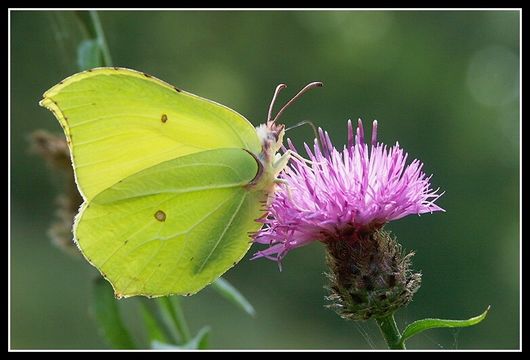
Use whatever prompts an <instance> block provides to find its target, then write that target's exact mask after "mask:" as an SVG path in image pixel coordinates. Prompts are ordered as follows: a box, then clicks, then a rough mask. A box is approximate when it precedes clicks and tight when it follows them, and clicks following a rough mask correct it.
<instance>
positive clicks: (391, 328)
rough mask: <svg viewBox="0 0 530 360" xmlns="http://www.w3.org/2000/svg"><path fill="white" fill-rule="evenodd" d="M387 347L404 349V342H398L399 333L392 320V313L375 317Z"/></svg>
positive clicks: (394, 321)
mask: <svg viewBox="0 0 530 360" xmlns="http://www.w3.org/2000/svg"><path fill="white" fill-rule="evenodd" d="M375 321H376V322H377V326H379V329H380V330H381V333H382V334H383V337H384V338H385V341H386V343H387V345H388V348H389V349H393V350H404V349H406V348H405V344H403V343H401V342H400V339H401V334H400V333H399V329H398V327H397V325H396V320H394V314H390V315H388V316H385V317H381V318H377V319H375Z"/></svg>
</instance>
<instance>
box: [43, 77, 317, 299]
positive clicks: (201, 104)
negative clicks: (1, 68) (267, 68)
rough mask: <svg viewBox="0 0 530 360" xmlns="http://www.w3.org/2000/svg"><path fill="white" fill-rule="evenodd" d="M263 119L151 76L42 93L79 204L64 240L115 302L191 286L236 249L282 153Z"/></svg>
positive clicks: (84, 82) (73, 82) (274, 130)
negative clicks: (255, 121)
mask: <svg viewBox="0 0 530 360" xmlns="http://www.w3.org/2000/svg"><path fill="white" fill-rule="evenodd" d="M318 86H322V83H319V82H314V83H310V84H308V85H307V86H306V87H305V88H303V89H302V90H301V91H300V92H299V93H298V94H297V95H296V96H294V97H293V98H292V99H291V100H290V101H289V102H287V103H286V104H285V105H284V107H283V108H281V110H280V111H279V112H278V113H277V115H276V116H275V117H274V118H273V116H272V111H273V105H274V102H275V100H276V97H277V95H278V94H279V92H280V91H281V90H282V89H283V88H285V87H286V86H285V85H284V84H280V85H278V87H277V88H276V91H275V92H274V96H273V100H272V102H271V105H270V107H269V113H268V118H267V122H266V123H265V124H262V125H260V126H258V127H256V128H255V127H254V126H253V125H252V124H251V123H250V122H249V121H248V120H246V119H245V118H244V117H243V116H242V115H240V114H238V113H237V112H235V111H234V110H231V109H229V108H228V107H226V106H223V105H221V104H218V103H216V102H213V101H210V100H207V99H204V98H201V97H199V96H196V95H193V94H191V93H188V92H186V91H183V90H181V89H179V88H177V87H175V86H172V85H169V84H168V83H166V82H164V81H162V80H159V79H157V78H155V77H153V76H151V75H148V74H146V73H143V72H138V71H135V70H131V69H126V68H117V67H114V68H95V69H91V70H87V71H84V72H81V73H78V74H75V75H72V76H70V77H68V78H66V79H65V80H63V81H61V82H59V83H58V84H57V85H55V86H53V87H52V88H51V89H49V90H48V91H46V92H45V93H44V95H43V99H42V100H41V101H40V105H41V106H43V107H45V108H47V109H49V110H50V111H51V112H52V113H53V114H54V115H55V117H56V118H57V119H58V120H59V123H60V124H61V126H62V128H63V130H64V133H65V135H66V139H67V143H68V146H69V149H70V153H71V160H72V166H73V170H74V173H75V179H76V183H77V186H78V189H79V192H80V193H81V195H82V196H83V199H84V202H83V204H82V205H81V207H80V209H79V213H78V214H77V216H76V218H75V222H74V227H73V234H74V241H75V242H76V244H77V246H78V247H79V249H80V251H81V252H82V254H83V255H84V257H85V258H86V260H88V262H90V263H91V264H92V265H93V266H95V267H96V268H97V269H98V270H99V271H100V273H101V274H102V275H103V276H104V277H105V278H106V279H107V280H108V281H109V282H110V283H111V284H112V286H113V288H114V291H115V295H116V297H118V298H121V297H129V296H134V295H144V296H149V297H155V296H164V295H170V294H180V295H191V294H194V293H196V292H197V291H199V290H201V289H202V288H204V287H205V286H207V285H208V284H210V283H211V282H213V281H214V280H215V279H217V278H218V277H219V276H221V275H222V274H223V273H224V272H226V271H227V270H228V269H229V268H231V267H232V266H234V265H235V264H236V263H237V262H238V261H239V260H241V258H242V257H243V256H244V255H245V253H246V252H247V251H248V249H249V248H250V245H251V242H252V241H251V239H250V237H249V234H252V233H254V232H256V231H258V230H259V229H260V227H261V223H259V222H257V221H256V220H257V219H259V218H260V217H262V216H263V215H264V209H263V207H264V203H266V202H267V199H268V197H270V196H271V195H272V194H273V192H274V187H275V184H276V183H277V182H278V181H279V180H278V179H277V176H278V174H279V173H280V172H281V171H282V169H283V168H284V167H285V166H286V165H287V163H288V161H289V157H290V156H291V154H290V152H289V151H286V152H284V153H283V154H281V155H280V154H279V153H278V151H279V150H280V149H281V147H282V141H283V137H284V133H285V127H284V125H281V124H277V123H276V120H277V119H278V117H279V116H280V115H281V114H282V113H283V111H284V110H285V109H286V108H287V107H288V106H289V105H290V104H291V103H293V102H294V101H295V100H297V99H298V98H299V97H300V96H301V95H302V94H304V93H305V92H306V91H308V90H310V89H313V88H315V87H318Z"/></svg>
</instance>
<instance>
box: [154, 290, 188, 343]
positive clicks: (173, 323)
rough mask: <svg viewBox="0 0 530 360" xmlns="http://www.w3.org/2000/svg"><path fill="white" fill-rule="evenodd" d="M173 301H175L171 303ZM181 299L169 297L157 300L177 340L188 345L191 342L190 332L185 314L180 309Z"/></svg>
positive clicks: (165, 320)
mask: <svg viewBox="0 0 530 360" xmlns="http://www.w3.org/2000/svg"><path fill="white" fill-rule="evenodd" d="M171 300H173V301H171ZM179 300H180V299H179V298H177V297H174V298H173V299H171V298H170V297H168V296H163V297H159V298H157V299H156V301H157V303H158V306H159V309H160V311H161V313H162V316H163V318H164V322H165V323H166V325H168V326H169V327H170V328H171V330H172V332H173V334H174V335H176V338H179V339H180V340H181V341H182V342H184V343H186V342H188V341H189V340H190V337H191V335H190V330H189V329H188V325H187V323H186V319H185V318H184V313H183V311H182V308H181V307H180V303H179Z"/></svg>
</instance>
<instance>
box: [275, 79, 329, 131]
mask: <svg viewBox="0 0 530 360" xmlns="http://www.w3.org/2000/svg"><path fill="white" fill-rule="evenodd" d="M281 85H283V84H281ZM281 85H278V87H277V88H276V92H275V93H274V98H273V102H274V99H275V98H276V95H277V92H278V91H279V90H278V88H279V87H280V86H281ZM323 85H324V84H322V83H321V82H319V81H315V82H312V83H309V84H307V85H306V86H304V88H303V89H302V90H300V91H299V92H298V94H296V95H295V96H293V98H292V99H291V100H289V101H288V102H287V104H285V105H284V106H283V107H282V108H281V109H280V111H278V113H277V114H276V116H275V117H274V119H272V120H271V121H270V122H271V123H274V122H275V121H276V120H278V119H279V118H280V116H281V115H282V114H283V112H284V111H285V110H286V109H287V108H288V107H289V106H290V105H291V104H292V103H294V102H295V101H296V100H298V99H300V98H301V97H302V95H304V94H305V93H306V92H308V91H309V90H312V89H315V88H317V87H322V86H323ZM283 88H285V85H284V87H282V88H281V89H283ZM281 89H280V90H281ZM271 108H272V104H271ZM270 113H271V112H270V111H269V114H270ZM269 118H270V117H269Z"/></svg>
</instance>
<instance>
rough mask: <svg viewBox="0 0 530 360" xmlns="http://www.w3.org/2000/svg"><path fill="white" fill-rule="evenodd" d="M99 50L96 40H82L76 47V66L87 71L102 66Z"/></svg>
mask: <svg viewBox="0 0 530 360" xmlns="http://www.w3.org/2000/svg"><path fill="white" fill-rule="evenodd" d="M102 65H103V62H102V57H101V49H100V47H99V43H98V41H97V40H83V41H81V43H80V44H79V46H78V47H77V66H78V67H79V70H88V69H92V68H95V67H99V66H102Z"/></svg>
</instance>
